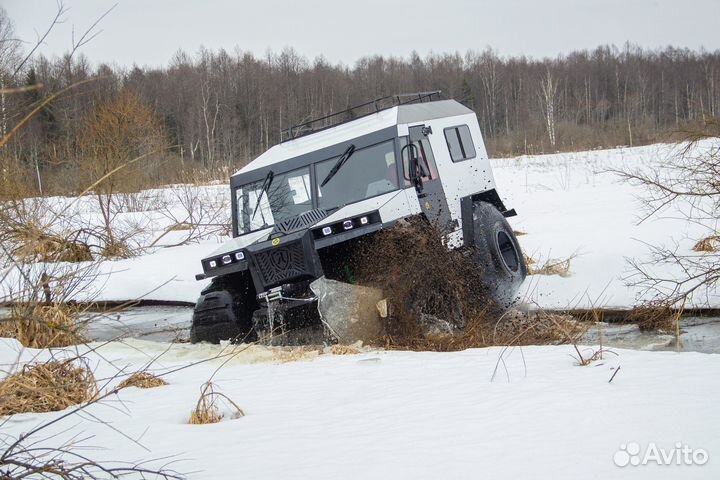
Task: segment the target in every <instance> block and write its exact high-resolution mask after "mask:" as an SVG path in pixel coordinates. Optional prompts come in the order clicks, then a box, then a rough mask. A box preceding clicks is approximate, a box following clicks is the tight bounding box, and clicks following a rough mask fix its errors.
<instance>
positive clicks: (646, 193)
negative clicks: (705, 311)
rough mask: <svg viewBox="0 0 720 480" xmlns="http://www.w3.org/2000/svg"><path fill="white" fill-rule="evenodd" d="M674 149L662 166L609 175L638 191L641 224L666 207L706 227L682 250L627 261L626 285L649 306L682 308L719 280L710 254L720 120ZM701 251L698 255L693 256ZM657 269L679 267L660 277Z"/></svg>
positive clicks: (719, 211)
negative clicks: (701, 237) (638, 290)
mask: <svg viewBox="0 0 720 480" xmlns="http://www.w3.org/2000/svg"><path fill="white" fill-rule="evenodd" d="M679 136H680V137H681V140H682V141H683V142H682V143H679V144H677V146H675V148H674V149H673V150H672V151H671V152H670V154H669V155H668V157H667V159H665V161H663V162H655V163H653V164H651V165H647V166H645V167H638V168H635V169H632V170H630V169H626V170H616V171H614V173H616V174H618V175H619V176H620V177H622V178H624V179H625V180H627V181H629V182H631V184H633V185H636V186H638V187H640V188H641V191H642V192H643V194H642V198H643V202H644V205H645V212H644V215H643V217H642V218H641V220H640V221H641V222H642V221H645V220H646V219H648V218H650V217H652V216H658V215H661V214H663V212H665V211H667V210H668V209H669V208H670V207H671V206H672V207H675V209H676V210H677V212H673V215H677V214H679V215H683V216H684V217H685V218H686V219H687V220H688V222H691V223H694V224H696V225H701V226H705V227H706V228H707V229H708V235H707V236H706V238H705V239H704V240H701V241H700V242H698V243H697V244H696V245H695V248H694V249H693V250H695V251H686V250H685V249H684V248H681V247H680V245H677V244H676V245H674V246H671V247H667V246H658V245H648V249H649V251H650V259H649V260H648V261H640V260H637V259H633V260H630V264H631V266H632V267H633V269H634V274H633V275H631V276H630V277H628V283H629V284H631V285H633V286H636V287H639V288H641V289H642V290H643V291H644V294H645V297H646V298H647V299H648V300H649V301H651V302H661V303H663V304H668V305H680V306H682V305H684V304H685V302H686V301H687V300H690V299H693V298H695V295H696V294H697V293H701V292H703V291H705V292H709V291H711V290H715V288H716V286H717V283H718V281H719V280H720V255H718V253H717V252H713V251H712V250H713V249H714V245H713V244H714V242H715V240H714V239H713V237H714V236H715V235H716V232H715V224H716V222H717V220H718V218H720V183H718V181H717V179H718V178H720V140H719V138H720V120H717V119H713V120H708V121H706V122H703V123H702V124H699V125H698V126H696V127H695V128H693V129H690V130H687V131H684V132H681V133H680V134H679ZM697 251H701V252H703V253H702V254H701V255H698V254H697V253H696V252H697ZM659 265H673V266H675V267H679V269H677V270H676V271H675V272H674V273H673V274H661V273H659V272H658V271H657V270H658V269H657V267H658V266H659Z"/></svg>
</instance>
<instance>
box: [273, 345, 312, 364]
mask: <svg viewBox="0 0 720 480" xmlns="http://www.w3.org/2000/svg"><path fill="white" fill-rule="evenodd" d="M270 348H271V350H272V359H273V360H274V361H277V362H281V363H288V362H297V361H300V360H307V359H310V358H314V357H316V356H317V354H318V351H317V349H313V348H310V347H304V346H302V347H284V346H278V347H270Z"/></svg>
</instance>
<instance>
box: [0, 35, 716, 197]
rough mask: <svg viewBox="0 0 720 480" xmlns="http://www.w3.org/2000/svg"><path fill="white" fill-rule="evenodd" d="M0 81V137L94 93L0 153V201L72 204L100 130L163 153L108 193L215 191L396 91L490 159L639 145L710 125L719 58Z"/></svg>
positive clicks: (586, 57) (667, 55) (50, 70)
mask: <svg viewBox="0 0 720 480" xmlns="http://www.w3.org/2000/svg"><path fill="white" fill-rule="evenodd" d="M91 60H92V59H91ZM3 67H5V68H4V69H3V71H15V70H17V74H16V75H14V76H12V77H11V78H6V79H5V81H6V87H7V88H16V87H20V88H22V87H33V88H31V89H30V90H27V91H23V90H13V91H17V92H20V93H16V94H13V95H9V94H8V95H5V96H4V99H5V114H4V115H0V117H2V118H0V124H2V123H3V122H7V120H8V119H11V118H14V117H15V116H16V115H17V113H18V112H22V111H27V110H28V108H29V107H31V106H34V105H37V104H38V102H40V101H42V100H43V99H45V98H46V97H47V95H48V92H53V91H58V90H60V89H62V88H63V87H66V86H68V85H70V84H72V83H74V82H77V81H79V80H82V79H94V82H93V83H92V84H85V85H82V86H80V87H79V88H78V89H77V90H76V91H75V93H76V95H73V96H72V97H71V98H61V99H58V100H56V101H54V102H53V104H52V106H45V107H43V108H41V110H40V112H39V113H38V115H37V116H36V117H35V118H33V120H32V121H31V122H29V123H28V125H27V128H26V129H25V130H24V131H23V132H22V134H21V135H18V136H17V138H15V139H13V141H12V142H10V143H9V144H8V148H6V149H5V151H3V152H2V153H1V155H2V157H3V158H2V161H3V165H5V166H7V167H8V170H9V172H6V171H5V170H3V171H2V172H0V183H2V184H3V189H5V186H8V187H13V188H14V187H15V185H13V184H16V183H18V182H19V183H22V184H23V188H24V189H25V190H26V191H31V192H33V193H35V194H37V193H40V191H41V190H42V191H43V192H45V193H48V192H51V193H68V192H69V191H71V190H72V189H74V190H75V191H77V189H78V188H79V187H81V186H82V185H83V182H84V181H85V180H86V178H85V177H84V175H82V173H83V172H86V167H87V166H88V164H90V165H93V168H95V167H97V166H98V164H97V163H96V162H97V160H98V159H102V158H103V156H104V154H103V153H102V152H99V151H94V147H95V145H98V146H101V145H103V143H106V142H107V141H108V140H109V138H108V137H107V132H109V130H107V129H102V130H104V133H102V132H101V133H99V132H98V131H97V128H96V126H98V125H118V126H120V127H121V128H125V127H122V125H121V124H119V123H118V121H120V120H123V119H129V123H128V124H127V128H126V131H132V130H135V131H137V132H139V133H142V134H143V135H142V136H141V137H140V138H141V139H142V141H143V142H145V139H148V138H153V137H155V136H156V134H160V135H161V136H162V137H163V140H164V143H165V144H170V145H173V146H175V148H173V150H172V152H170V153H159V154H157V155H156V154H152V155H149V156H148V157H146V159H145V160H144V161H143V162H142V163H143V165H144V168H142V169H141V168H128V170H127V171H128V174H127V175H125V176H124V177H125V178H123V179H122V181H127V184H126V185H120V186H119V188H121V189H130V188H139V186H140V185H148V184H159V183H170V182H176V181H178V180H180V179H181V178H183V177H185V176H187V175H188V174H192V172H196V171H201V172H204V173H208V172H210V176H214V177H215V178H223V179H224V178H227V174H228V171H232V170H234V169H236V168H237V167H239V166H242V165H243V164H245V163H247V162H248V161H249V160H251V159H252V158H254V157H255V156H257V155H258V154H259V153H261V152H262V151H264V150H265V149H267V148H268V147H270V146H272V145H273V144H275V143H277V142H278V141H279V135H278V133H277V132H279V131H280V130H281V129H282V128H287V127H288V126H290V125H292V124H296V123H299V122H301V121H304V120H307V119H308V117H309V116H316V117H319V116H323V115H326V114H328V113H330V112H332V111H337V110H339V109H342V108H345V107H347V106H349V105H353V104H358V103H362V102H365V101H368V100H371V99H373V98H376V97H378V96H382V95H389V94H394V93H399V92H402V91H406V92H407V91H427V90H433V89H440V90H442V91H443V94H444V95H445V96H446V97H447V98H455V99H458V100H459V101H462V102H463V103H465V104H466V105H468V106H469V107H471V108H473V109H474V110H475V111H476V112H477V114H478V119H479V121H480V127H481V130H482V131H483V134H484V136H485V137H486V143H487V147H488V150H489V151H490V154H491V155H493V156H507V155H516V154H526V153H527V154H536V153H542V152H555V151H558V150H584V149H590V148H597V147H614V146H617V145H639V144H643V143H650V142H654V141H657V140H658V139H662V138H665V137H664V135H665V134H666V133H667V132H669V131H674V130H677V129H678V128H679V127H682V126H684V125H688V124H690V123H692V122H695V121H698V120H702V119H707V118H713V117H717V112H718V111H720V108H718V105H719V104H720V92H719V91H718V89H717V88H715V87H714V85H717V84H718V72H720V55H719V54H718V53H717V52H706V51H702V52H693V51H690V50H682V49H677V48H673V47H668V48H666V49H664V50H657V51H650V50H643V49H641V48H639V47H636V46H632V45H625V46H623V47H622V48H616V47H614V46H600V47H598V48H596V49H594V50H592V51H577V52H572V53H569V54H568V55H565V56H559V57H556V58H553V59H549V58H548V59H543V60H537V59H529V58H524V57H523V58H518V57H501V56H499V55H498V53H497V52H494V51H492V50H489V49H488V50H485V51H483V52H477V51H468V52H467V53H466V54H465V55H464V56H462V55H459V54H442V53H435V54H431V55H428V56H426V57H424V58H423V57H420V56H418V55H411V56H410V57H408V58H387V57H382V56H373V57H366V58H362V59H360V60H359V61H358V62H356V63H355V64H354V65H352V66H350V67H347V66H345V65H333V64H329V63H328V62H325V61H323V60H319V61H316V62H311V61H309V60H308V59H307V58H305V57H302V56H301V55H299V54H298V53H297V52H295V51H293V50H292V49H286V50H284V51H282V52H279V53H270V54H268V55H266V56H263V58H258V57H256V56H254V55H252V54H251V53H247V52H241V53H238V54H232V53H229V52H226V51H224V50H221V51H218V52H211V51H208V50H202V51H201V52H199V53H198V54H197V55H195V56H192V55H189V54H187V53H184V52H178V53H177V54H176V55H175V56H174V57H173V58H172V59H170V61H169V64H168V65H167V66H165V67H161V68H148V67H144V68H141V67H133V68H131V69H129V70H127V69H125V68H122V67H118V68H114V67H110V66H108V65H102V66H99V67H98V68H96V69H93V67H92V62H87V61H81V60H80V59H77V58H72V57H70V58H59V59H57V60H52V59H47V58H43V57H40V56H38V57H35V58H31V59H29V60H28V61H26V62H23V63H22V64H21V62H20V59H19V58H16V59H13V58H10V59H9V61H8V65H6V66H5V65H3ZM18 67H19V68H18ZM112 112H117V114H116V115H114V116H113V115H111V113H112ZM148 113H150V115H148ZM124 115H125V116H124ZM127 115H129V116H127ZM133 125H135V126H138V127H139V126H142V125H147V126H148V127H149V128H148V129H147V130H146V131H142V130H140V129H139V128H136V127H135V126H133ZM130 145H131V144H130ZM130 145H129V146H130ZM102 161H103V162H104V160H102Z"/></svg>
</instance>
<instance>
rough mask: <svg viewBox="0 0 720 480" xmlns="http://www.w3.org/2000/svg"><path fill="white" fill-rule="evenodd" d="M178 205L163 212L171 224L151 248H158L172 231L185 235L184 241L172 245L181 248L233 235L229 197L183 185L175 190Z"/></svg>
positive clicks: (182, 238)
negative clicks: (188, 244) (193, 243)
mask: <svg viewBox="0 0 720 480" xmlns="http://www.w3.org/2000/svg"><path fill="white" fill-rule="evenodd" d="M170 191H171V193H172V196H173V198H174V200H175V201H174V202H169V203H168V204H167V205H166V207H165V208H163V209H162V211H161V213H162V215H163V216H164V217H165V218H166V219H168V220H169V221H170V222H171V223H170V226H169V227H168V228H167V229H166V230H165V231H164V232H163V233H162V234H161V235H160V236H159V237H157V238H156V239H155V240H154V241H153V242H152V244H151V245H150V246H155V245H157V244H159V242H160V241H161V240H162V239H163V238H164V237H166V236H167V235H168V234H169V233H170V232H182V236H181V239H180V240H174V241H173V242H172V243H171V244H169V245H164V246H177V245H184V244H187V243H192V242H196V241H199V240H202V239H205V238H209V237H215V236H227V235H230V224H229V223H228V219H229V218H230V215H229V210H230V203H229V198H228V197H227V194H226V193H225V192H223V193H220V194H218V192H216V191H214V189H212V188H207V187H201V186H198V185H191V184H182V185H175V186H173V187H171V190H170Z"/></svg>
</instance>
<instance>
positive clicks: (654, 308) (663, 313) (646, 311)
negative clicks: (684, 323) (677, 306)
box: [627, 303, 678, 332]
mask: <svg viewBox="0 0 720 480" xmlns="http://www.w3.org/2000/svg"><path fill="white" fill-rule="evenodd" d="M677 320H678V315H677V313H676V312H675V311H674V310H673V309H672V308H671V307H670V306H669V305H667V304H662V303H647V304H645V305H641V306H638V307H635V308H633V309H632V310H630V311H629V312H628V314H627V321H628V322H630V323H635V324H637V326H638V328H639V329H640V330H641V331H657V330H661V331H665V332H670V331H674V330H675V323H676V321H677Z"/></svg>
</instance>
